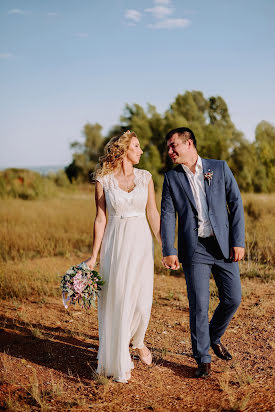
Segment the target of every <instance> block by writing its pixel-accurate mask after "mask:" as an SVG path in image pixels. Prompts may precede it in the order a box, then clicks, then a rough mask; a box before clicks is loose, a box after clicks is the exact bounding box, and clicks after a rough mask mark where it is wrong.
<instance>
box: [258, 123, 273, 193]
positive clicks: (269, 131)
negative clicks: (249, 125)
mask: <svg viewBox="0 0 275 412" xmlns="http://www.w3.org/2000/svg"><path fill="white" fill-rule="evenodd" d="M255 148H256V155H257V166H258V167H257V175H256V176H255V178H256V179H255V180H257V181H255V191H264V192H272V191H274V190H275V127H274V126H273V125H272V124H271V123H268V122H267V121H265V120H263V121H262V122H260V123H259V124H258V125H257V127H256V131H255ZM259 166H261V167H259Z"/></svg>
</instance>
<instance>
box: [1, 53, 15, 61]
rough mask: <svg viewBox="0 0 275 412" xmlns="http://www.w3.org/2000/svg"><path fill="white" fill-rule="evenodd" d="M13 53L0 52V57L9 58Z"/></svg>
mask: <svg viewBox="0 0 275 412" xmlns="http://www.w3.org/2000/svg"><path fill="white" fill-rule="evenodd" d="M13 56H14V55H13V54H12V53H0V59H3V60H4V59H5V60H7V59H10V58H11V57H13Z"/></svg>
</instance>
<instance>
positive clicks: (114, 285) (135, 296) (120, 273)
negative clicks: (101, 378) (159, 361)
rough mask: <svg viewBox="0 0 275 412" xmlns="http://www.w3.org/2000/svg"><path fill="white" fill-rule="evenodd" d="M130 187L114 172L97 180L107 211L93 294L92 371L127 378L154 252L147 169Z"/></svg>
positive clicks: (147, 308) (142, 323)
mask: <svg viewBox="0 0 275 412" xmlns="http://www.w3.org/2000/svg"><path fill="white" fill-rule="evenodd" d="M134 175H135V180H134V182H135V187H134V189H133V190H132V191H131V192H129V193H128V192H125V191H124V190H122V189H121V188H120V187H119V185H118V181H117V180H116V178H115V177H114V175H113V173H111V174H107V175H104V176H103V177H102V178H97V180H98V181H99V182H100V183H101V184H102V186H103V189H104V194H105V199H106V206H107V212H108V223H107V225H106V228H105V232H104V236H103V240H102V245H101V253H100V274H101V275H102V277H103V279H104V281H105V284H104V285H103V287H102V290H101V291H100V294H99V298H98V329H99V351H98V367H97V373H99V374H101V375H105V376H112V377H113V378H114V379H115V380H116V381H118V382H127V379H129V376H130V372H131V369H133V368H134V364H133V362H132V360H131V356H130V352H129V344H130V342H132V345H133V348H142V347H143V345H144V343H143V340H144V335H145V332H146V329H147V326H148V322H149V318H150V312H151V306H152V296H153V277H154V250H153V240H152V235H151V232H150V228H149V225H148V222H147V219H146V215H145V208H146V203H147V198H148V183H149V181H150V179H151V173H149V172H148V171H147V170H140V169H136V168H134Z"/></svg>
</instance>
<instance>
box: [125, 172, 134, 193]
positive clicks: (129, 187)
mask: <svg viewBox="0 0 275 412" xmlns="http://www.w3.org/2000/svg"><path fill="white" fill-rule="evenodd" d="M124 178H125V180H126V187H127V192H128V193H129V192H131V191H132V190H133V189H134V187H135V184H133V185H132V186H129V184H128V178H127V177H126V176H124Z"/></svg>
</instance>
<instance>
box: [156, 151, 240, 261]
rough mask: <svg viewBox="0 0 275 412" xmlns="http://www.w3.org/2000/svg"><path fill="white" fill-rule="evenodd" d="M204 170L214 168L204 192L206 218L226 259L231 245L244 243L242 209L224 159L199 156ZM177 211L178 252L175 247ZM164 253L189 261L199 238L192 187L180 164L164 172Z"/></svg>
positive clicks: (162, 222) (237, 191) (162, 202)
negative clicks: (207, 216) (206, 209)
mask: <svg viewBox="0 0 275 412" xmlns="http://www.w3.org/2000/svg"><path fill="white" fill-rule="evenodd" d="M202 165H203V172H204V173H206V172H208V171H209V170H210V171H211V172H213V177H212V180H211V182H210V185H208V182H207V180H205V192H206V199H207V204H208V211H209V219H210V222H211V225H212V228H213V231H214V234H215V236H216V238H217V241H218V244H219V246H220V249H221V251H222V254H223V256H224V258H225V259H228V258H229V252H230V247H233V246H239V247H244V246H245V241H244V212H243V204H242V199H241V194H240V191H239V187H238V185H237V182H236V180H235V178H234V176H233V174H232V172H231V170H230V169H229V167H228V165H227V163H226V162H225V161H224V160H214V159H202ZM177 215H178V252H177V250H176V248H175V247H174V242H175V229H176V217H177ZM161 239H162V252H163V256H170V255H178V257H179V261H180V262H182V263H188V262H189V263H190V262H191V260H192V257H193V255H194V252H195V249H196V246H197V242H198V212H197V209H196V203H195V200H194V197H193V193H192V189H191V186H190V184H189V181H188V178H187V176H186V173H185V172H184V170H183V168H182V166H181V165H178V166H176V167H175V168H174V169H173V170H170V171H169V172H167V173H166V174H165V177H164V182H163V191H162V200H161Z"/></svg>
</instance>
